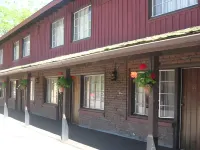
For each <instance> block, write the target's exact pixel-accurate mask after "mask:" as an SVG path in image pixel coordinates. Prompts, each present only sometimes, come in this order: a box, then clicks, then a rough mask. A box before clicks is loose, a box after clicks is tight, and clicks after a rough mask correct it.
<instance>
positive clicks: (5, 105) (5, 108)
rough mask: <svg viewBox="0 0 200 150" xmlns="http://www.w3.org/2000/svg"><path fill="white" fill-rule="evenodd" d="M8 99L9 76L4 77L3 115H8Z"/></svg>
mask: <svg viewBox="0 0 200 150" xmlns="http://www.w3.org/2000/svg"><path fill="white" fill-rule="evenodd" d="M8 99H9V78H8V77H6V87H5V89H4V117H5V118H7V117H8Z"/></svg>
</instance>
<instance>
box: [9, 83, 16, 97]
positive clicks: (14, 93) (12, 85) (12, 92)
mask: <svg viewBox="0 0 200 150" xmlns="http://www.w3.org/2000/svg"><path fill="white" fill-rule="evenodd" d="M10 92H11V94H10V96H11V98H14V99H15V98H16V81H11V82H10Z"/></svg>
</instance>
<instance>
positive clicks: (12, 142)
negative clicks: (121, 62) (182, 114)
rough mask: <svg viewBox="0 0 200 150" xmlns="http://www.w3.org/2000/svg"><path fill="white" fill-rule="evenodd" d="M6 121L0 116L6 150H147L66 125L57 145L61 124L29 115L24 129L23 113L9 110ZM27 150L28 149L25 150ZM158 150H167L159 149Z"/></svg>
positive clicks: (131, 142)
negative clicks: (66, 133)
mask: <svg viewBox="0 0 200 150" xmlns="http://www.w3.org/2000/svg"><path fill="white" fill-rule="evenodd" d="M9 116H10V117H9V118H7V119H6V120H5V119H4V117H3V115H2V114H0V141H1V142H0V146H1V148H2V146H3V147H5V149H6V150H11V149H17V150H18V149H19V150H25V149H26V150H27V149H31V150H32V149H33V150H36V149H39V150H40V149H42V148H44V149H48V150H51V149H59V150H64V149H65V150H66V149H67V150H146V143H144V142H139V141H136V140H133V139H128V138H123V137H119V136H115V135H112V134H106V133H102V132H98V131H94V130H89V129H85V128H81V127H79V126H76V125H72V124H69V137H70V140H69V141H68V142H67V143H62V142H60V135H61V122H59V121H54V120H51V119H47V118H44V117H39V116H36V115H31V122H30V123H31V125H30V126H28V127H25V125H24V123H23V121H24V113H22V112H16V111H13V110H9ZM27 147H28V148H27ZM159 150H169V149H168V148H163V147H160V148H159Z"/></svg>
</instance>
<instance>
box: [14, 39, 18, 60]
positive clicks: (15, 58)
mask: <svg viewBox="0 0 200 150" xmlns="http://www.w3.org/2000/svg"><path fill="white" fill-rule="evenodd" d="M18 59H19V41H17V42H15V43H14V48H13V60H18Z"/></svg>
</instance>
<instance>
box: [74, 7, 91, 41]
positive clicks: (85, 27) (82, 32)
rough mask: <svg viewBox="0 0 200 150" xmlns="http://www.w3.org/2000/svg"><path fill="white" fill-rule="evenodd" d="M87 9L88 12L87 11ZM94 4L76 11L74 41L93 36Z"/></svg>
mask: <svg viewBox="0 0 200 150" xmlns="http://www.w3.org/2000/svg"><path fill="white" fill-rule="evenodd" d="M85 11H87V13H85ZM91 28H92V6H91V5H89V6H87V7H85V8H83V9H80V10H78V11H77V12H75V13H74V32H73V41H78V40H82V39H85V38H89V37H91Z"/></svg>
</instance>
